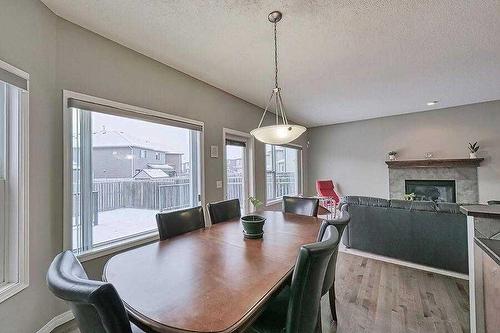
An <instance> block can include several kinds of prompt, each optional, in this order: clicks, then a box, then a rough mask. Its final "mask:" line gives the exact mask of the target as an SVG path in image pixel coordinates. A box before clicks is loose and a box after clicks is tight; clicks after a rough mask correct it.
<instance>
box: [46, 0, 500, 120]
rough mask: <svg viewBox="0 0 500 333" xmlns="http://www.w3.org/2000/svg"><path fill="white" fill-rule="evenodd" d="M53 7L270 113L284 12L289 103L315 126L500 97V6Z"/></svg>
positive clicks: (421, 1) (116, 1)
mask: <svg viewBox="0 0 500 333" xmlns="http://www.w3.org/2000/svg"><path fill="white" fill-rule="evenodd" d="M43 2H44V3H45V4H46V5H47V6H48V7H49V8H50V9H51V10H52V11H54V12H55V13H56V14H57V15H59V16H61V17H63V18H65V19H67V20H69V21H71V22H74V23H76V24H78V25H80V26H82V27H84V28H87V29H89V30H91V31H94V32H96V33H98V34H100V35H102V36H104V37H107V38H109V39H111V40H113V41H116V42H118V43H120V44H123V45H125V46H127V47H129V48H131V49H133V50H136V51H138V52H140V53H142V54H145V55H147V56H149V57H151V58H154V59H156V60H158V61H160V62H162V63H165V64H167V65H169V66H171V67H174V68H176V69H178V70H180V71H182V72H184V73H187V74H189V75H191V76H193V77H196V78H198V79H200V80H203V81H205V82H207V83H209V84H211V85H213V86H216V87H218V88H220V89H223V90H225V91H227V92H229V93H231V94H233V95H236V96H238V97H240V98H242V99H244V100H247V101H249V102H251V103H253V104H256V105H259V106H262V107H263V106H264V105H265V102H266V100H267V98H268V96H269V94H270V92H271V89H272V87H273V79H274V73H273V40H272V24H271V23H269V22H268V21H267V14H268V13H269V12H270V11H272V10H281V11H282V12H283V15H284V17H283V20H282V21H281V22H280V23H279V24H278V38H279V39H278V47H279V66H280V68H279V69H280V83H281V84H280V85H281V86H282V88H283V98H284V102H285V107H286V109H287V112H288V114H289V117H290V118H291V119H293V120H295V121H298V122H301V123H303V124H305V125H308V126H318V125H325V124H331V123H338V122H346V121H352V120H360V119H368V118H375V117H382V116H388V115H394V114H402V113H407V112H415V111H425V110H430V109H432V108H443V107H448V106H456V105H463V104H470V103H476V102H482V101H488V100H496V99H500V39H499V38H500V1H498V0H460V1H459V0H412V1H410V0H408V1H401V0H393V1H389V0H378V1H376V0H372V1H370V0H364V1H362V0H336V1H327V0H317V1H303V0H292V1H258V0H226V1H222V0H220V1H215V0H213V1H209V0H198V1H194V0H192V1H187V0H178V1H168V0H43ZM432 100H439V101H440V103H438V104H437V105H435V106H432V107H429V106H427V105H426V102H428V101H432Z"/></svg>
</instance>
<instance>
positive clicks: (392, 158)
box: [387, 151, 398, 161]
mask: <svg viewBox="0 0 500 333" xmlns="http://www.w3.org/2000/svg"><path fill="white" fill-rule="evenodd" d="M387 155H389V161H395V160H396V156H397V155H398V153H397V152H395V151H390V152H389V153H387Z"/></svg>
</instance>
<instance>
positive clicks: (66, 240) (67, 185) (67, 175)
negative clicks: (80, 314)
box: [63, 90, 205, 261]
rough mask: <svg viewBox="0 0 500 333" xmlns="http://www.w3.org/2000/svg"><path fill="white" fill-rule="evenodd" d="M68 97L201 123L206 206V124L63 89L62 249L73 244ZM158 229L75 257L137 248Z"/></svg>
mask: <svg viewBox="0 0 500 333" xmlns="http://www.w3.org/2000/svg"><path fill="white" fill-rule="evenodd" d="M70 98H73V99H78V100H83V101H88V102H92V103H97V104H102V105H107V106H111V107H114V108H117V109H122V110H126V111H131V112H135V113H137V114H143V115H149V116H155V117H160V118H165V119H170V120H176V121H181V122H185V123H190V124H194V125H199V126H201V128H202V130H201V133H200V168H201V170H200V178H201V179H200V186H201V189H200V194H201V200H200V201H201V206H202V207H205V154H204V151H205V149H204V147H205V146H204V136H205V124H204V122H202V121H198V120H193V119H188V118H184V117H180V116H176V115H172V114H168V113H164V112H159V111H154V110H150V109H146V108H142V107H139V106H133V105H129V104H124V103H120V102H115V101H111V100H108V99H104V98H100V97H95V96H91V95H86V94H82V93H78V92H74V91H70V90H63V136H64V138H63V149H64V152H63V155H64V156H63V159H64V166H63V194H64V199H63V206H64V208H63V248H64V249H67V250H71V249H72V248H73V246H72V245H73V244H72V228H71V227H70V225H71V219H72V211H73V208H72V184H73V164H72V150H71V145H72V140H71V126H72V115H71V112H68V110H67V109H68V108H67V105H68V100H69V99H70ZM158 239H159V236H158V231H156V230H155V231H151V232H146V233H144V234H138V235H135V236H132V237H129V238H125V239H123V240H118V241H116V242H112V243H109V244H106V245H103V246H99V247H96V248H93V249H91V250H89V251H85V252H83V253H80V254H78V256H77V257H78V259H79V260H80V261H87V260H92V259H96V258H99V257H103V256H107V255H110V254H113V253H117V252H120V251H124V250H126V249H130V248H132V247H136V246H139V245H142V244H146V243H150V242H153V241H155V240H158Z"/></svg>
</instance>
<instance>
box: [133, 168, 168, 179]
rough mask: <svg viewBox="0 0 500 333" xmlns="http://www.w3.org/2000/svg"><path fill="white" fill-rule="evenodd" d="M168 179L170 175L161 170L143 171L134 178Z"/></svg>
mask: <svg viewBox="0 0 500 333" xmlns="http://www.w3.org/2000/svg"><path fill="white" fill-rule="evenodd" d="M168 177H169V176H168V174H167V173H166V172H165V171H163V170H161V169H142V170H141V171H139V172H138V173H137V174H136V175H135V176H134V179H137V180H144V179H164V178H168Z"/></svg>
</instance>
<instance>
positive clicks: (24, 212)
mask: <svg viewBox="0 0 500 333" xmlns="http://www.w3.org/2000/svg"><path fill="white" fill-rule="evenodd" d="M0 68H2V69H4V70H6V71H9V72H11V73H12V74H15V75H17V76H19V77H21V78H23V79H25V80H27V82H28V89H27V90H26V91H25V92H24V93H23V94H21V109H20V113H19V118H18V121H19V133H18V138H17V140H18V141H17V142H18V155H17V156H16V158H17V159H18V163H19V168H18V180H19V188H18V205H19V206H18V207H19V209H18V211H17V216H16V218H15V220H16V225H15V226H16V227H17V237H18V238H17V244H16V249H15V251H16V252H17V255H16V256H15V258H9V260H15V261H16V265H17V267H16V268H17V274H16V275H17V281H16V282H8V281H7V282H5V283H3V284H2V285H1V286H0V303H2V302H3V301H5V300H6V299H8V298H10V297H12V296H14V295H15V294H17V293H19V292H20V291H22V290H23V289H25V288H27V287H28V286H29V186H28V185H29V182H28V181H29V158H28V156H29V74H28V73H26V72H24V71H22V70H20V69H18V68H15V67H14V66H11V65H9V64H7V63H5V62H3V61H1V60H0Z"/></svg>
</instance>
